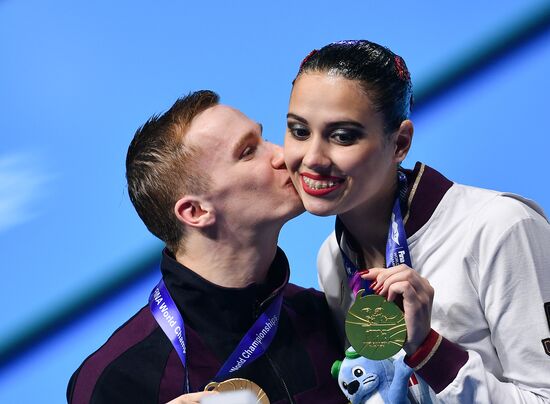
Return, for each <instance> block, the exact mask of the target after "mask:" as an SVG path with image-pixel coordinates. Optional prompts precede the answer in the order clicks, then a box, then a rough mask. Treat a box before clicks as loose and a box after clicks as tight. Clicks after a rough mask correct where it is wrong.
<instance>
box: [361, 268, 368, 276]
mask: <svg viewBox="0 0 550 404" xmlns="http://www.w3.org/2000/svg"><path fill="white" fill-rule="evenodd" d="M368 273H369V270H368V269H363V270H362V271H359V275H366V274H368Z"/></svg>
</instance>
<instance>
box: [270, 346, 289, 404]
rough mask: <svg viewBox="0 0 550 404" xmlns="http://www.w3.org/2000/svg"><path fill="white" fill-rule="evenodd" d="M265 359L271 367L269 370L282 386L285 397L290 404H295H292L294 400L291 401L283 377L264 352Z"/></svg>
mask: <svg viewBox="0 0 550 404" xmlns="http://www.w3.org/2000/svg"><path fill="white" fill-rule="evenodd" d="M264 355H265V357H266V358H267V361H268V362H269V364H270V365H271V368H272V369H273V371H274V372H275V375H276V376H277V378H278V379H279V380H280V381H281V384H282V385H283V388H284V390H285V393H286V396H287V397H288V401H289V403H290V404H295V403H294V400H293V399H292V394H290V391H289V390H288V387H287V385H286V383H285V379H283V377H282V376H281V373H280V372H279V368H278V367H277V365H275V362H273V361H272V360H271V357H270V356H269V354H268V353H267V352H266V353H265V354H264Z"/></svg>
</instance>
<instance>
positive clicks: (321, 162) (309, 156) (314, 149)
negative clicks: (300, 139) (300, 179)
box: [302, 137, 330, 169]
mask: <svg viewBox="0 0 550 404" xmlns="http://www.w3.org/2000/svg"><path fill="white" fill-rule="evenodd" d="M304 147H305V148H306V150H305V153H304V158H303V160H302V162H303V164H304V165H305V166H306V167H308V168H311V169H319V168H326V167H328V166H330V159H329V158H328V156H327V154H326V150H325V146H324V144H323V141H322V140H321V139H319V137H315V138H313V139H311V141H310V142H307V143H305V142H304Z"/></svg>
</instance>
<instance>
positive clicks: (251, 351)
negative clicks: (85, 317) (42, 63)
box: [67, 91, 345, 403]
mask: <svg viewBox="0 0 550 404" xmlns="http://www.w3.org/2000/svg"><path fill="white" fill-rule="evenodd" d="M218 101H219V98H218V96H217V94H215V93H213V92H211V91H198V92H195V93H192V94H190V95H188V96H186V97H184V98H182V99H179V100H178V101H177V102H176V103H175V104H174V105H173V106H172V107H171V108H170V109H169V110H168V111H167V112H166V113H164V114H163V115H161V116H154V117H152V118H151V119H149V120H148V121H147V123H145V125H143V126H142V127H141V128H140V129H139V130H138V131H137V133H136V134H135V136H134V139H133V140H132V142H131V144H130V147H129V149H128V155H127V160H126V170H127V172H126V177H127V180H128V191H129V194H130V199H131V201H132V203H133V204H134V206H135V208H136V210H137V212H138V214H139V216H140V217H141V219H142V220H143V222H144V223H145V225H146V226H147V228H148V229H149V230H150V231H151V232H152V233H153V234H155V235H156V236H157V237H159V238H160V239H162V240H163V241H164V242H165V243H166V249H165V250H164V252H163V257H162V262H161V271H162V282H161V283H159V285H157V287H156V288H154V289H153V293H152V294H151V297H150V301H149V303H150V304H149V305H148V306H145V307H144V308H142V309H141V310H140V311H139V312H138V313H137V314H136V315H135V316H134V317H132V318H131V319H130V320H129V321H128V322H126V323H125V324H124V325H123V326H122V327H121V328H119V329H118V330H117V331H116V332H115V333H114V334H113V336H111V338H110V339H109V340H108V341H107V342H106V343H105V344H104V345H103V346H102V347H101V348H100V349H99V350H98V351H96V352H95V353H94V354H92V355H91V356H90V357H88V358H87V359H86V360H85V361H84V363H83V364H82V365H81V366H80V368H79V369H78V370H77V371H76V372H75V373H74V375H73V376H72V378H71V381H70V383H69V387H68V391H67V398H68V401H69V402H73V403H84V402H86V403H87V402H92V403H107V402H109V403H111V402H112V403H115V402H116V403H119V402H132V403H157V402H159V403H160V402H162V403H164V402H167V401H170V400H174V399H175V401H174V402H178V403H185V402H199V400H200V399H201V397H202V396H203V395H204V394H208V393H199V392H201V391H202V390H204V388H205V385H206V384H208V383H209V382H211V381H214V382H215V383H216V382H223V381H224V380H227V379H233V378H237V379H247V380H249V381H251V382H253V383H255V385H257V386H259V388H261V389H263V391H264V392H265V394H267V397H268V398H269V400H270V402H271V403H274V402H281V403H286V402H293V403H312V402H323V403H332V402H335V403H336V402H345V399H344V397H343V396H342V395H341V393H340V391H339V388H338V386H337V383H336V382H335V381H334V380H333V379H331V376H330V369H331V365H332V363H333V361H334V360H335V359H337V358H338V357H339V356H341V352H340V344H339V342H338V340H337V337H336V336H335V333H334V332H335V330H334V327H333V326H332V323H331V320H330V319H331V316H330V314H329V312H328V308H327V306H326V303H325V301H324V297H323V296H322V295H321V294H320V293H318V292H315V291H312V290H305V289H302V288H299V287H297V286H295V285H292V284H289V283H288V278H289V268H288V262H287V260H286V257H285V255H284V253H283V252H282V251H281V250H280V249H278V247H277V239H278V235H279V232H280V230H281V228H282V226H283V224H284V223H285V222H286V221H288V220H289V219H291V218H293V217H295V216H296V215H298V214H299V213H301V212H302V210H303V207H302V205H301V202H300V200H299V198H298V196H297V194H296V192H295V190H294V187H293V185H292V183H291V181H290V179H289V176H288V174H287V171H286V168H285V165H284V161H283V156H282V153H281V149H280V148H279V147H278V146H275V145H273V144H270V143H268V142H266V141H264V140H263V139H262V133H261V132H262V127H261V125H259V124H257V123H255V122H253V121H251V120H250V119H248V118H247V117H246V116H245V115H243V114H242V113H241V112H239V111H237V110H236V109H233V108H231V107H228V106H225V105H220V104H218ZM164 285H165V287H164ZM172 300H173V303H171V302H172ZM180 314H181V318H180V317H178V316H180ZM243 336H246V337H245V338H244V339H243V341H244V342H242V343H241V342H240V341H241V339H242V338H243ZM241 383H242V381H241ZM246 383H248V382H246ZM182 394H183V395H182Z"/></svg>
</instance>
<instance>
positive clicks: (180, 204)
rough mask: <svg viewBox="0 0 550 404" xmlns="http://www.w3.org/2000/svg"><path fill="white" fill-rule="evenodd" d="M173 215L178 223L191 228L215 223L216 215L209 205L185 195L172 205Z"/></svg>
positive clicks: (194, 197)
mask: <svg viewBox="0 0 550 404" xmlns="http://www.w3.org/2000/svg"><path fill="white" fill-rule="evenodd" d="M174 213H175V214H176V217H177V218H178V220H179V221H180V222H182V223H183V224H185V225H187V226H191V227H199V228H202V227H207V226H211V225H213V224H214V223H215V222H216V214H215V211H214V207H213V206H212V204H211V203H209V202H208V201H206V200H204V199H203V198H200V197H197V196H193V195H186V196H184V197H182V198H181V199H179V200H178V201H177V202H176V204H175V205H174Z"/></svg>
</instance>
